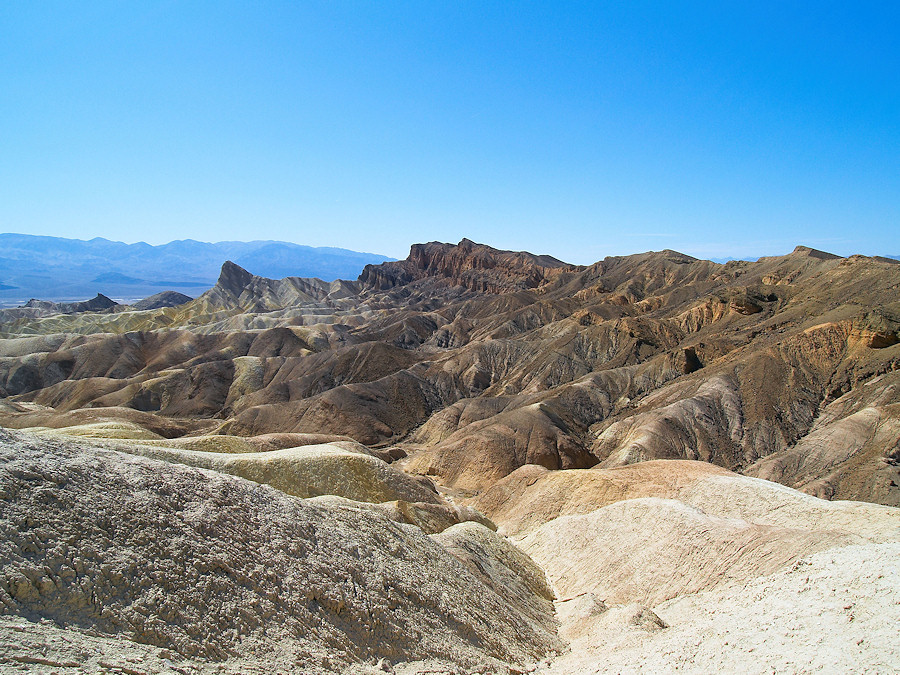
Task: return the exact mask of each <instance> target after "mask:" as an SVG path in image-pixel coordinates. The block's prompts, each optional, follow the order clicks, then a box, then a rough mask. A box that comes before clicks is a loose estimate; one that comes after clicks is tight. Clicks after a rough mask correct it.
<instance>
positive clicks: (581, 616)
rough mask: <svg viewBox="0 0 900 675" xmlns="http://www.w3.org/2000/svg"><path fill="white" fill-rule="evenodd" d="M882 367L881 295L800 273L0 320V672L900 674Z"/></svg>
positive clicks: (527, 259) (624, 269)
mask: <svg viewBox="0 0 900 675" xmlns="http://www.w3.org/2000/svg"><path fill="white" fill-rule="evenodd" d="M151 304H152V303H151ZM898 366H900V264H898V263H897V261H893V260H889V259H882V258H866V257H863V256H852V257H850V258H840V257H837V256H832V255H830V254H827V253H823V252H820V251H815V250H812V249H808V248H803V247H798V248H797V249H796V250H795V251H794V252H792V253H790V254H788V255H785V256H780V257H773V258H763V259H760V260H759V261H758V262H752V263H751V262H741V261H735V262H731V263H728V264H726V265H720V264H717V263H713V262H709V261H701V260H696V259H694V258H690V257H689V256H685V255H682V254H679V253H676V252H673V251H663V252H658V253H645V254H639V255H635V256H628V257H617V258H607V259H605V260H603V261H601V262H598V263H596V264H595V265H592V266H589V267H577V266H572V265H567V264H565V263H563V262H560V261H558V260H555V259H553V258H549V257H547V256H536V255H532V254H528V253H513V252H507V251H497V250H494V249H491V248H489V247H486V246H481V245H478V244H474V243H472V242H470V241H468V240H463V241H462V242H460V244H458V245H455V246H454V245H448V244H439V243H430V244H423V245H416V246H413V248H412V250H411V252H410V256H409V258H408V259H407V260H404V261H399V262H391V263H384V264H381V265H377V266H369V267H367V268H366V270H365V271H364V272H363V274H362V275H361V276H360V278H359V279H358V280H356V281H336V282H330V283H326V282H322V281H319V280H315V279H299V278H286V279H282V280H271V279H264V278H261V277H255V276H253V275H252V274H250V273H249V272H247V271H246V270H243V269H241V268H240V267H238V266H237V265H233V264H231V263H226V264H225V265H224V266H223V268H222V273H221V276H220V278H219V281H218V283H217V284H216V285H215V287H213V288H212V289H211V290H210V291H209V292H208V293H205V294H204V295H202V296H200V297H199V298H197V299H196V300H192V301H189V302H185V303H182V304H177V305H174V306H167V307H155V308H152V309H134V310H126V311H115V312H109V311H101V312H72V313H54V311H53V309H52V308H42V309H41V311H40V312H38V311H28V312H24V311H19V310H6V313H5V314H3V316H2V317H0V396H2V398H0V426H2V427H5V428H7V429H9V430H10V431H2V430H0V451H2V455H3V459H2V463H0V490H2V500H3V501H2V502H0V508H2V512H0V526H2V527H3V528H4V535H3V537H2V541H0V603H2V607H3V609H2V612H3V614H4V616H3V617H0V664H3V667H4V668H6V669H11V670H12V671H13V672H15V671H16V670H22V671H26V672H27V671H29V670H30V671H32V672H60V673H63V672H73V673H74V672H97V671H99V670H102V669H103V668H106V669H108V670H109V671H110V672H146V673H162V672H310V673H316V672H369V671H371V672H385V671H391V670H393V671H394V672H397V673H414V672H448V673H449V672H460V673H467V672H500V673H506V672H516V671H518V672H526V671H529V672H530V671H535V672H547V673H600V672H646V673H658V672H675V671H678V672H696V673H702V672H719V671H723V670H737V669H739V670H741V671H746V672H750V673H757V672H758V673H763V672H765V673H771V672H773V671H774V672H820V671H822V670H827V671H830V672H862V671H865V672H884V673H890V672H896V671H897V670H898V669H900V633H898V631H897V630H896V628H895V627H896V625H898V624H900V583H898V579H900V575H898V572H900V569H898V562H897V561H898V560H900V558H898V555H897V554H898V553H900V509H898V508H897V507H898V506H900V368H898ZM15 430H20V431H15ZM495 530H496V531H495ZM104 664H105V665H104ZM510 668H512V669H513V670H512V671H511V670H510ZM116 669H118V670H116Z"/></svg>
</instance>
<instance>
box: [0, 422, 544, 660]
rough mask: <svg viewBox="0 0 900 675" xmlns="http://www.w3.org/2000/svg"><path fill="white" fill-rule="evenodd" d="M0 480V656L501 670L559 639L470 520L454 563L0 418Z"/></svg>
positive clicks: (506, 558) (451, 539) (224, 479)
mask: <svg viewBox="0 0 900 675" xmlns="http://www.w3.org/2000/svg"><path fill="white" fill-rule="evenodd" d="M0 494H2V501H0V509H2V511H0V527H2V530H3V532H2V537H0V607H2V613H3V614H4V615H6V616H7V617H10V618H6V619H3V620H2V621H0V663H3V664H5V665H4V668H12V667H15V666H16V665H19V666H22V667H26V668H31V667H33V668H37V669H46V668H50V669H55V671H54V672H70V671H72V669H73V668H82V667H84V668H88V669H91V668H95V669H97V670H100V669H101V668H104V667H105V668H109V669H112V670H119V671H121V672H173V671H175V670H176V669H177V668H187V670H179V671H178V672H196V671H197V670H198V669H200V670H207V669H208V670H210V671H214V672H235V673H246V672H260V673H262V672H273V671H278V672H288V671H291V672H304V673H320V672H321V673H333V672H341V671H343V670H344V669H345V668H346V669H349V671H348V672H359V670H354V669H353V666H354V664H357V666H359V665H360V664H362V665H363V666H364V665H366V664H368V665H372V664H374V663H375V662H376V661H378V660H379V659H385V660H386V661H388V662H389V663H390V662H396V661H426V660H431V661H436V662H442V663H444V664H445V665H448V667H451V668H456V667H460V668H464V669H467V670H468V671H470V672H472V671H476V670H477V671H479V672H498V669H499V672H504V673H505V672H507V668H506V666H504V665H502V664H504V663H508V662H512V663H522V662H528V661H534V660H536V659H539V658H540V657H542V656H544V655H546V654H547V653H548V652H550V651H551V650H552V649H554V648H558V647H560V646H561V643H560V642H559V640H558V638H557V637H556V623H555V619H554V616H553V611H552V605H551V603H550V600H549V599H550V597H551V594H550V591H549V588H548V587H547V586H546V583H545V582H544V580H543V575H542V573H540V571H539V570H538V569H537V568H536V567H535V566H534V564H533V563H531V561H530V560H528V558H527V557H526V556H524V555H523V554H521V553H518V552H517V551H515V550H514V549H512V547H511V546H510V545H509V544H508V543H506V542H505V541H504V540H503V539H502V538H500V537H499V536H498V535H496V534H495V533H493V532H492V531H491V530H489V529H487V528H485V527H484V526H482V525H476V524H474V523H469V524H467V528H468V529H466V528H463V529H462V530H461V531H459V532H458V533H456V534H452V533H451V531H447V532H446V533H445V534H444V535H441V536H442V537H444V539H445V540H447V542H448V545H452V546H454V547H455V548H456V549H458V550H461V551H466V552H467V553H468V560H467V561H466V560H461V559H460V558H459V557H457V555H459V554H457V555H454V553H451V552H450V551H449V550H448V549H446V548H444V546H442V540H441V539H433V538H430V537H429V536H427V535H426V534H424V533H423V532H422V530H420V529H419V528H417V527H415V526H412V525H408V526H403V525H399V524H397V523H396V522H394V521H392V520H390V519H389V518H388V517H386V516H385V515H382V514H380V513H377V512H376V511H373V510H371V509H361V508H354V507H352V506H342V505H337V504H333V503H330V502H322V501H316V500H303V499H298V498H295V497H290V496H288V495H286V494H284V493H282V492H280V491H278V490H275V489H273V488H271V487H268V486H264V485H259V484H256V483H252V482H249V481H246V480H243V479H240V478H235V477H232V476H228V475H224V474H221V473H218V472H212V471H206V470H200V469H195V468H190V467H186V466H184V465H181V464H169V463H164V462H160V461H155V460H149V459H146V458H141V457H135V456H131V455H124V454H121V453H117V452H114V451H109V450H102V449H98V448H91V447H88V446H83V445H79V444H78V443H75V442H73V441H67V442H60V441H57V440H52V439H46V438H45V439H38V440H35V439H32V438H29V437H25V436H16V435H12V434H10V433H8V432H2V431H0ZM351 504H352V503H351ZM457 527H461V526H457ZM451 530H452V528H451ZM453 532H456V531H455V530H453ZM470 541H471V542H473V543H472V544H469V543H468V542H470ZM473 546H474V547H475V548H473ZM460 557H462V556H460ZM486 569H490V570H491V571H492V576H487V575H485V574H484V572H483V570H486ZM498 580H502V583H498ZM38 620H42V621H47V622H48V623H44V624H34V623H29V622H35V621H38ZM17 643H18V645H17ZM454 664H455V665H454Z"/></svg>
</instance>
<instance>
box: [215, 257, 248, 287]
mask: <svg viewBox="0 0 900 675" xmlns="http://www.w3.org/2000/svg"><path fill="white" fill-rule="evenodd" d="M252 280H253V275H252V274H250V272H248V271H247V270H245V269H244V268H243V267H241V266H240V265H236V264H235V263H233V262H231V261H230V260H226V261H225V262H224V263H223V264H222V271H221V272H220V273H219V279H218V281H216V286H219V287H220V288H222V289H223V290H227V291H230V292H232V293H234V294H235V295H240V294H241V291H242V290H243V289H244V288H246V287H247V286H248V285H249V284H250V282H251V281H252Z"/></svg>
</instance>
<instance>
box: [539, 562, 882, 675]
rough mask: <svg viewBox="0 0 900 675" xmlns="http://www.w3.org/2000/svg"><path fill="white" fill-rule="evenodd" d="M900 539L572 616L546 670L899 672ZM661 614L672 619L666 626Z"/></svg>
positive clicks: (555, 674)
mask: <svg viewBox="0 0 900 675" xmlns="http://www.w3.org/2000/svg"><path fill="white" fill-rule="evenodd" d="M898 579H900V544H866V545H863V546H850V547H846V548H838V549H832V550H829V551H824V552H821V553H818V554H815V555H813V556H810V557H808V558H805V559H803V560H802V561H798V562H797V563H796V564H794V565H793V566H791V567H790V568H788V569H785V570H782V571H780V572H777V573H775V574H773V575H771V576H766V577H761V578H759V579H756V580H753V581H751V582H749V583H747V584H746V585H744V586H740V587H733V588H726V589H720V590H715V591H709V592H705V593H699V594H696V595H688V596H684V597H681V598H677V599H674V600H670V601H669V602H666V603H663V604H661V605H659V606H657V607H655V608H654V610H652V612H653V614H655V615H656V616H657V617H658V619H657V620H655V621H654V620H653V619H654V616H653V614H651V613H650V610H647V609H645V608H641V607H639V606H637V605H632V606H626V607H620V608H614V609H610V610H608V611H606V612H600V613H598V614H595V615H594V616H587V617H582V618H581V619H580V622H578V623H576V622H572V623H571V624H570V625H569V626H568V627H567V629H566V630H564V635H566V634H567V635H568V636H569V637H571V638H573V642H572V645H571V652H569V653H568V654H566V655H565V656H563V657H561V658H560V659H558V660H556V661H555V662H554V663H553V664H552V666H551V667H548V668H542V669H539V671H538V672H540V673H542V675H593V674H595V673H654V674H663V673H675V672H678V673H698V674H699V673H726V672H731V673H746V674H747V675H755V674H757V673H758V674H760V675H762V674H763V673H765V674H770V673H862V672H865V673H883V674H885V675H886V674H888V673H896V672H897V671H898V669H900V631H898V630H897V626H898V625H900V602H898V599H900V581H898ZM660 623H662V624H664V625H665V626H666V627H662V626H661V625H660Z"/></svg>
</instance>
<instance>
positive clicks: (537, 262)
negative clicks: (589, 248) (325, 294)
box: [359, 239, 577, 293]
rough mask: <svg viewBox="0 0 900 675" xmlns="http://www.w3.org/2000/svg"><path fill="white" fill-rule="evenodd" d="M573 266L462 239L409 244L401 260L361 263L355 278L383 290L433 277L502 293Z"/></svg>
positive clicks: (529, 285) (534, 284) (535, 284)
mask: <svg viewBox="0 0 900 675" xmlns="http://www.w3.org/2000/svg"><path fill="white" fill-rule="evenodd" d="M575 269H577V268H576V267H574V266H572V265H567V264H566V263H564V262H562V261H560V260H557V259H556V258H552V257H550V256H537V255H533V254H531V253H514V252H512V251H499V250H497V249H494V248H491V247H490V246H484V245H483V244H476V243H475V242H472V241H470V240H468V239H463V240H462V241H460V242H459V244H456V245H453V244H442V243H440V242H434V241H433V242H430V243H428V244H414V245H413V246H412V247H411V248H410V250H409V256H408V257H407V258H406V260H400V261H397V262H387V263H382V264H380V265H366V267H365V269H363V272H362V274H361V275H360V276H359V282H360V283H361V284H362V285H363V286H366V287H369V288H373V289H377V290H382V291H383V290H387V289H390V288H394V287H396V286H402V285H406V284H410V283H412V282H415V281H420V280H423V279H434V280H438V281H441V282H442V283H446V284H449V285H451V286H462V287H464V288H466V289H468V290H470V291H476V292H479V293H504V292H510V291H514V290H517V289H525V288H536V287H538V286H540V285H541V284H543V283H546V282H547V281H549V280H551V279H554V278H556V277H558V276H559V274H560V273H562V272H565V271H574V270H575Z"/></svg>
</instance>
